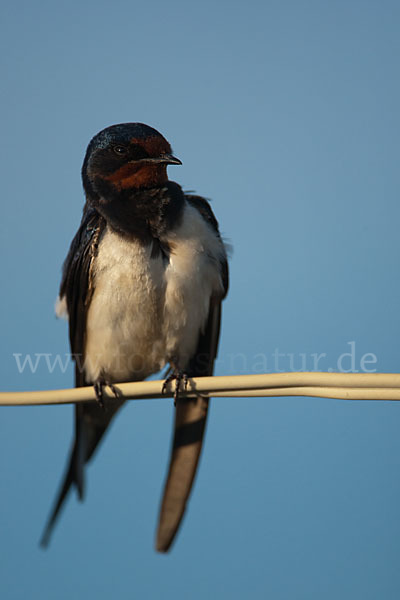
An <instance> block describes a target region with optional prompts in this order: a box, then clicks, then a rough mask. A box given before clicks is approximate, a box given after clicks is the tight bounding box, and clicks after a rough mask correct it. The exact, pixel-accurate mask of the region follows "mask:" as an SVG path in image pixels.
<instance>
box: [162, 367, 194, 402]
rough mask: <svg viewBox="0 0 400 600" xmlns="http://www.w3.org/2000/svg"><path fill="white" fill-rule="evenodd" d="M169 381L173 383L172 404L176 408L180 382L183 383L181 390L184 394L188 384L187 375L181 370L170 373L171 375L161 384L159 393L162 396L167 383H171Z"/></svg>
mask: <svg viewBox="0 0 400 600" xmlns="http://www.w3.org/2000/svg"><path fill="white" fill-rule="evenodd" d="M171 381H175V390H174V404H175V406H176V403H177V400H178V398H179V388H180V384H181V381H182V382H183V389H184V391H185V392H186V390H187V386H188V382H189V377H188V374H187V373H185V372H184V371H182V370H181V369H175V370H174V371H172V373H170V374H169V375H168V377H167V378H166V380H165V381H164V383H163V386H162V390H161V392H162V393H163V394H165V393H166V391H167V386H168V384H169V383H171Z"/></svg>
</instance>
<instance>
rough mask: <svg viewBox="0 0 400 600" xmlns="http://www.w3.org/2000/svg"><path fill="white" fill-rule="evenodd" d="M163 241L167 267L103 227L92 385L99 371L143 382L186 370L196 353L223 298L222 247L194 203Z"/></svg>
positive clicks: (90, 330)
mask: <svg viewBox="0 0 400 600" xmlns="http://www.w3.org/2000/svg"><path fill="white" fill-rule="evenodd" d="M163 241H165V242H167V243H168V245H169V246H170V248H171V255H170V259H169V262H168V261H165V260H163V258H162V256H161V255H160V256H157V257H156V258H151V246H148V247H146V246H143V245H142V244H140V243H139V242H136V241H134V240H132V239H128V238H122V237H121V236H120V235H118V234H116V233H115V232H114V231H113V230H112V229H111V228H109V227H107V228H106V230H105V232H104V234H103V236H102V238H101V240H100V243H99V249H98V255H97V258H96V262H95V270H94V277H95V291H94V294H93V298H92V301H91V304H90V307H89V310H88V316H87V336H86V347H85V372H86V379H87V381H88V382H92V381H95V380H96V379H97V378H98V377H99V376H100V375H101V374H104V376H106V377H108V378H110V379H111V380H112V381H115V382H122V381H128V380H134V379H143V378H145V377H148V376H149V375H150V374H152V373H155V372H157V371H159V370H160V369H161V368H163V366H164V365H165V364H166V363H168V362H170V363H171V364H173V366H175V367H177V368H181V369H184V368H185V366H186V364H187V362H188V360H190V358H191V357H192V356H193V354H194V353H195V351H196V346H197V342H198V336H199V333H200V331H201V330H202V328H203V327H204V325H205V323H206V321H207V317H208V311H209V304H210V298H211V296H212V295H213V294H221V293H222V282H221V277H220V269H219V261H220V258H221V256H223V255H224V252H225V251H224V247H223V244H222V242H221V240H219V238H218V237H217V236H216V235H215V232H214V231H213V230H212V229H211V227H210V226H209V225H208V224H207V223H206V222H205V221H204V219H203V218H202V217H201V215H200V214H199V212H198V211H197V210H196V209H195V208H193V207H192V206H190V205H189V204H186V205H185V209H184V214H183V219H182V222H181V225H180V226H179V227H178V228H177V229H176V230H174V231H173V232H172V233H170V234H168V235H167V236H165V239H164V240H163Z"/></svg>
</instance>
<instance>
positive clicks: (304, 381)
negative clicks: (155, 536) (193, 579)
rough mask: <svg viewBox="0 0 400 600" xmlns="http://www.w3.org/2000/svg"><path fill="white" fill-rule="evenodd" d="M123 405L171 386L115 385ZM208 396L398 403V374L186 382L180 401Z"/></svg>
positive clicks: (52, 395)
mask: <svg viewBox="0 0 400 600" xmlns="http://www.w3.org/2000/svg"><path fill="white" fill-rule="evenodd" d="M116 385H117V387H118V388H119V390H120V391H121V392H122V394H123V396H124V398H125V399H126V400H149V399H156V398H170V397H171V396H172V395H173V389H174V383H173V382H172V383H169V384H168V386H167V391H166V393H165V394H163V393H162V386H163V381H136V382H133V383H121V384H116ZM198 393H201V394H203V395H205V396H212V397H215V398H217V397H231V398H235V397H271V396H272V397H273V396H313V397H319V398H337V399H343V400H400V374H397V373H322V372H313V373H307V372H300V373H298V372H296V373H266V374H263V375H230V376H215V377H196V378H193V379H189V383H188V387H187V390H186V391H182V396H186V397H191V396H194V395H196V394H198ZM93 400H95V394H94V390H93V386H88V387H81V388H71V389H64V390H42V391H33V392H0V406H32V405H46V404H69V403H76V402H90V401H93Z"/></svg>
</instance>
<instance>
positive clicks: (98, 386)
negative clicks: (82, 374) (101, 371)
mask: <svg viewBox="0 0 400 600" xmlns="http://www.w3.org/2000/svg"><path fill="white" fill-rule="evenodd" d="M93 387H94V393H95V395H96V402H97V403H98V405H99V406H100V408H103V409H104V400H103V398H104V388H105V387H109V388H110V390H111V391H112V393H113V394H114V396H115V397H116V398H121V397H122V392H121V390H120V389H119V388H117V387H116V386H115V385H114V384H113V383H111V381H107V380H106V379H104V378H101V379H99V380H98V381H96V382H95V383H94V384H93Z"/></svg>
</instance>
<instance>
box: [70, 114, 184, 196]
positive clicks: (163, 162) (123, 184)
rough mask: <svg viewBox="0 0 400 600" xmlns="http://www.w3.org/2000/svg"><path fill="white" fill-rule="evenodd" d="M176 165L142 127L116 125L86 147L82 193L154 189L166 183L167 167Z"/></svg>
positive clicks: (161, 141)
mask: <svg viewBox="0 0 400 600" xmlns="http://www.w3.org/2000/svg"><path fill="white" fill-rule="evenodd" d="M171 164H175V165H179V164H181V161H180V160H179V159H177V158H175V157H174V156H172V151H171V146H170V145H169V143H168V142H167V140H166V139H165V138H164V137H163V136H162V135H161V133H159V132H158V131H157V130H156V129H153V128H152V127H149V126H148V125H144V124H143V123H120V124H119V125H112V126H111V127H107V128H106V129H103V130H102V131H100V132H99V133H98V134H97V135H95V136H94V138H93V139H92V140H91V142H90V143H89V146H88V148H87V151H86V156H85V159H84V162H83V166H82V179H83V185H84V188H85V191H86V193H87V194H89V195H91V194H92V195H93V192H94V193H96V194H97V195H98V194H99V193H100V194H101V193H104V192H101V191H100V190H104V189H105V184H106V185H109V186H112V187H113V188H115V189H119V190H122V189H129V188H141V187H154V186H156V185H162V184H163V183H164V182H165V181H166V180H167V170H166V167H167V165H171Z"/></svg>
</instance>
